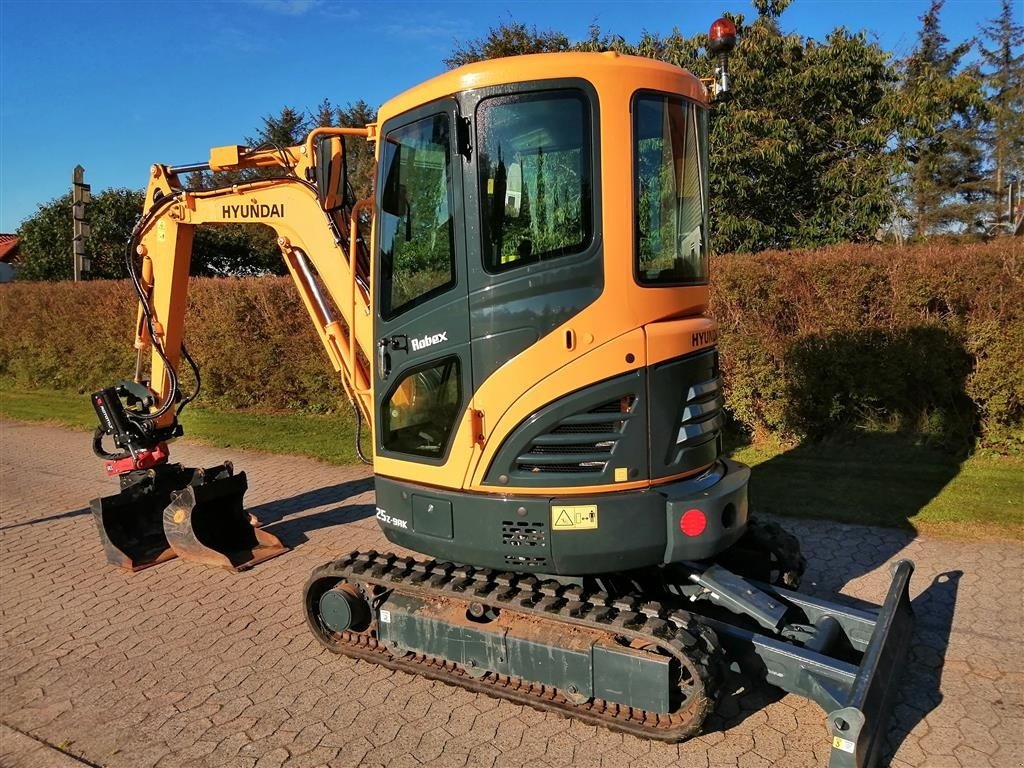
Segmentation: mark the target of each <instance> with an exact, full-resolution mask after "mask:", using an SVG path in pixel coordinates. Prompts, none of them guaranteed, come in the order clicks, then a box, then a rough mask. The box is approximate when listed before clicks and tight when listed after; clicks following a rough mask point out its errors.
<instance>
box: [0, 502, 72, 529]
mask: <svg viewBox="0 0 1024 768" xmlns="http://www.w3.org/2000/svg"><path fill="white" fill-rule="evenodd" d="M89 514H92V510H91V509H89V507H83V508H82V509H72V510H70V511H68V512H59V513H57V514H55V515H47V516H46V517H36V518H33V519H31V520H24V521H22V522H20V523H11V524H10V525H0V531H6V530H10V529H11V528H21V527H22V526H25V525H38V524H39V523H49V522H51V521H53V520H64V519H66V518H69V517H81V516H82V515H89Z"/></svg>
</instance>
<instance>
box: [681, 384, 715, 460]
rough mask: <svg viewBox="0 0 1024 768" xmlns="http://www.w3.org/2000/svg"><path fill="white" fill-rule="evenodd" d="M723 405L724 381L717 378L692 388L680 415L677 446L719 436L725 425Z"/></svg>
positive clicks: (687, 394)
mask: <svg viewBox="0 0 1024 768" xmlns="http://www.w3.org/2000/svg"><path fill="white" fill-rule="evenodd" d="M723 405H724V402H723V399H722V380H721V379H720V378H718V377H717V376H716V377H715V378H713V379H710V380H708V381H704V382H701V383H700V384H694V385H693V386H691V387H690V389H689V390H688V391H687V393H686V402H685V404H684V406H683V412H682V413H681V414H680V418H679V432H678V433H677V435H676V445H685V444H687V443H691V442H699V441H700V440H701V439H702V438H705V436H707V437H711V436H714V435H717V434H718V432H719V431H720V430H721V429H722V427H723V425H724V423H725V420H724V418H723V417H722V407H723Z"/></svg>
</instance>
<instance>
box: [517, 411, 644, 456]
mask: <svg viewBox="0 0 1024 768" xmlns="http://www.w3.org/2000/svg"><path fill="white" fill-rule="evenodd" d="M635 404H636V396H635V395H627V396H625V397H617V398H615V399H614V400H608V401H607V402H604V403H601V404H600V405H598V406H596V407H594V408H591V409H590V410H588V411H584V412H582V413H576V414H573V415H572V416H566V417H565V418H564V419H562V420H561V421H559V422H558V423H557V424H556V425H555V426H554V427H552V428H551V429H549V430H548V431H547V432H545V433H543V434H540V435H537V436H536V437H534V438H533V440H532V441H531V442H530V444H529V445H528V446H527V450H526V451H524V452H523V453H521V454H519V456H517V457H516V465H515V468H516V470H517V471H519V472H531V473H534V474H539V473H545V472H546V473H562V474H565V473H568V474H581V473H586V474H600V473H602V472H604V471H605V468H606V467H607V466H608V461H609V460H610V459H611V455H612V451H613V450H614V449H615V446H616V444H617V443H618V441H619V438H621V437H622V433H623V431H624V430H625V428H626V425H627V424H628V423H629V420H630V419H631V418H632V417H633V415H634V413H633V412H634V406H635Z"/></svg>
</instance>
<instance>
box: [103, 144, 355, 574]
mask: <svg viewBox="0 0 1024 768" xmlns="http://www.w3.org/2000/svg"><path fill="white" fill-rule="evenodd" d="M346 136H350V137H354V138H357V139H358V138H364V139H366V140H369V141H372V140H373V138H374V133H373V127H372V126H371V127H370V128H365V129H355V128H318V129H316V130H314V131H313V132H312V133H310V135H309V136H308V137H307V139H306V141H305V142H304V143H303V144H301V145H297V146H294V147H287V148H277V147H275V148H273V149H270V150H255V151H254V150H248V149H246V148H244V147H238V146H227V147H216V148H213V149H212V150H211V151H210V159H209V161H208V162H207V163H198V164H193V165H186V166H168V165H154V166H152V169H151V173H150V180H149V185H148V188H147V190H146V203H145V213H144V214H143V216H142V217H141V218H140V219H139V221H138V223H137V224H136V226H135V228H134V230H133V232H132V235H131V238H130V239H129V242H128V244H127V247H126V254H125V258H126V262H127V265H128V270H129V274H130V276H131V280H132V283H133V285H134V287H135V291H136V293H137V295H138V298H139V306H138V312H137V320H136V326H135V348H136V351H137V362H136V368H135V375H134V377H133V379H132V380H130V381H123V382H120V383H119V384H117V385H115V386H113V387H109V388H107V389H104V390H101V391H100V392H96V393H94V394H93V396H92V401H93V406H94V408H95V410H96V413H97V416H98V417H99V421H100V426H99V427H98V428H97V430H96V433H95V436H94V444H93V447H94V451H95V452H96V453H97V455H99V456H101V457H102V458H103V459H104V460H105V461H106V470H107V473H108V474H109V475H111V476H117V477H118V478H119V479H120V481H121V487H122V491H121V493H120V494H117V495H116V496H110V497H104V498H103V499H97V500H96V501H94V502H93V511H94V514H95V515H96V518H97V523H98V525H99V529H100V536H101V538H102V539H103V541H104V545H105V548H106V550H107V554H108V558H109V559H111V561H112V562H116V563H117V564H119V565H123V566H126V567H130V568H133V569H135V568H138V567H145V566H146V565H152V564H155V563H156V562H161V561H162V560H163V559H167V557H169V556H173V554H178V555H183V556H190V555H191V556H193V559H203V558H208V557H213V554H211V552H213V553H216V555H217V557H214V560H216V562H217V563H218V564H221V565H226V566H227V567H232V568H235V569H238V568H239V567H244V566H247V565H252V564H254V562H258V561H259V560H254V558H255V557H258V556H259V553H256V554H253V552H251V551H250V552H249V553H248V555H247V554H246V550H247V549H248V550H252V549H253V548H252V547H248V546H245V545H248V544H250V543H253V542H254V537H253V535H252V531H255V534H256V537H257V538H258V535H259V534H263V535H264V536H269V534H267V533H266V532H264V531H260V530H259V529H258V528H256V527H255V526H253V525H250V522H251V521H249V520H248V519H247V517H246V516H245V515H244V513H243V511H242V505H241V494H242V493H244V490H245V488H244V474H238V475H235V474H234V472H233V470H232V468H231V467H230V465H229V464H225V465H222V466H221V467H216V468H213V469H211V470H197V469H194V468H184V467H181V466H180V465H171V464H170V463H169V450H168V448H167V442H168V441H169V440H171V439H173V438H175V437H178V436H180V435H181V434H182V428H181V426H180V425H179V423H178V415H179V414H180V413H181V411H182V409H183V408H184V407H185V406H186V405H188V403H189V402H190V401H192V400H193V399H194V398H195V397H196V395H197V394H198V388H199V385H200V382H201V378H200V374H199V369H198V366H197V364H196V363H195V361H194V360H193V359H192V357H191V355H190V354H189V352H188V349H187V347H186V345H185V343H184V326H185V310H186V305H187V296H188V287H189V269H190V265H191V260H192V244H193V234H194V231H195V228H196V227H197V226H203V225H217V224H229V223H230V224H234V223H249V224H253V223H258V224H265V225H267V226H270V227H271V228H272V229H274V231H275V232H276V233H277V236H278V237H277V242H278V246H279V247H280V249H281V255H282V257H283V259H284V262H285V264H286V266H287V268H288V272H289V274H290V275H291V277H292V280H293V281H294V283H295V286H296V289H297V291H298V293H299V296H300V297H301V299H302V303H303V304H304V305H305V307H306V311H307V312H308V314H309V316H310V319H311V320H312V322H313V325H314V327H315V328H316V331H317V334H318V336H319V337H320V340H321V342H322V344H323V346H324V350H325V352H326V354H327V357H328V359H329V360H330V362H331V365H332V366H333V367H334V369H335V370H336V371H337V372H338V373H339V375H340V378H341V383H342V387H343V389H344V391H345V393H346V395H347V397H348V399H349V401H350V402H351V403H352V404H353V407H354V408H355V409H356V414H357V418H358V419H360V420H365V421H366V422H367V423H371V424H372V413H373V409H372V407H371V402H372V393H371V369H370V360H371V359H372V349H373V335H372V333H373V329H372V316H371V312H370V284H371V276H370V259H369V252H368V249H367V246H366V244H365V242H364V240H363V238H362V237H361V235H360V229H361V228H360V222H361V220H362V219H363V218H364V217H365V215H366V214H367V213H368V212H372V205H373V203H372V199H365V200H359V201H355V200H353V199H352V196H351V195H350V193H349V188H348V185H347V182H346V175H347V174H346V171H345V153H344V141H343V139H344V137H346ZM261 168H277V169H282V170H283V171H284V175H279V176H274V177H269V178H268V177H257V178H253V179H251V180H245V181H239V182H237V183H232V184H230V185H228V186H223V187H220V188H215V189H210V190H201V191H190V190H186V189H185V188H184V187H183V185H182V184H181V180H180V176H181V175H182V174H184V173H188V172H194V171H200V170H212V171H244V170H247V169H261ZM183 360H184V361H185V362H187V363H188V364H189V365H190V366H191V368H192V370H193V377H192V378H193V380H194V385H193V389H192V391H191V392H189V393H187V394H186V393H185V392H184V391H183V389H184V387H183V383H182V380H181V377H180V375H179V370H180V365H181V362H182V361H183ZM147 362H148V371H147V365H146V364H147ZM105 439H112V440H113V443H114V446H115V451H113V452H110V451H108V450H106V449H105V448H104V445H103V442H104V440H105ZM239 478H240V479H241V481H240V480H239ZM218 485H219V486H220V488H218V487H217V486H218ZM221 489H223V490H224V491H225V492H224V493H220V492H218V491H219V490H221ZM185 497H189V498H191V497H195V498H194V499H193V500H192V501H191V502H190V503H185V501H187V499H186V498H185ZM199 501H205V502H207V503H206V504H202V505H200V504H199ZM165 502H166V503H165ZM211 502H212V506H211ZM171 507H174V511H173V512H170V513H169V512H168V510H170V509H171ZM201 507H203V508H202V509H201ZM206 507H209V509H207V508H206ZM216 507H220V508H223V509H230V510H234V512H233V513H232V514H228V515H220V517H221V520H220V522H221V523H223V525H219V524H218V523H216V522H213V521H214V520H215V519H216V518H217V517H218V514H219V513H218V512H217V511H216V509H215V508H216ZM158 518H162V522H161V521H159V520H158ZM200 518H203V522H202V524H201V525H199V524H198V523H199V519H200ZM231 518H234V521H233V524H232V520H231ZM158 522H161V525H158V524H157V523H158ZM161 527H162V528H163V529H164V530H163V536H161V531H160V528H161ZM230 528H234V532H233V533H232V532H231V531H230V530H228V529H230ZM249 529H252V530H249ZM201 531H207V532H208V533H211V534H212V535H210V536H207V537H206V538H207V539H210V541H206V542H205V543H204V542H202V539H203V536H202V535H201V533H200V532H201ZM271 538H272V537H271ZM239 539H240V540H242V542H243V546H242V547H241V550H238V549H237V547H235V551H236V553H235V554H233V555H227V561H228V562H223V561H222V560H221V559H219V558H220V556H224V555H225V553H227V552H228V550H231V549H232V547H234V546H235V543H236V542H235V540H239ZM275 542H276V540H275ZM197 544H198V545H201V547H199V546H197ZM211 545H212V546H211ZM272 546H276V547H277V549H279V551H284V550H283V548H281V547H280V544H279V542H278V543H276V544H272ZM206 550H210V551H211V552H207V551H206ZM259 559H266V558H265V557H260V558H259ZM207 561H208V560H207Z"/></svg>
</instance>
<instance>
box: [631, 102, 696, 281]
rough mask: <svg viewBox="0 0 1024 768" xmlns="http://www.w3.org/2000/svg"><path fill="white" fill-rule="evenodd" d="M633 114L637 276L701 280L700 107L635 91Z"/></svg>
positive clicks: (639, 277) (648, 279)
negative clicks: (636, 94) (637, 94)
mask: <svg viewBox="0 0 1024 768" xmlns="http://www.w3.org/2000/svg"><path fill="white" fill-rule="evenodd" d="M633 121H634V122H633V167H634V173H635V174H636V177H635V184H634V194H635V200H634V206H635V207H634V211H635V212H634V216H635V222H634V232H635V238H636V242H635V270H636V279H637V281H638V282H639V283H641V284H642V285H686V284H695V283H704V282H707V279H708V204H707V200H708V178H707V152H708V147H707V138H708V121H707V110H706V109H704V108H703V107H700V106H698V105H697V104H695V103H693V102H690V101H686V100H684V99H682V98H680V97H678V96H667V95H664V94H641V95H640V96H638V97H637V98H636V100H635V102H634V109H633Z"/></svg>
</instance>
